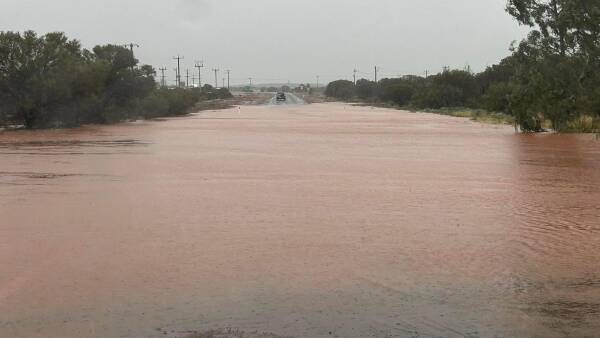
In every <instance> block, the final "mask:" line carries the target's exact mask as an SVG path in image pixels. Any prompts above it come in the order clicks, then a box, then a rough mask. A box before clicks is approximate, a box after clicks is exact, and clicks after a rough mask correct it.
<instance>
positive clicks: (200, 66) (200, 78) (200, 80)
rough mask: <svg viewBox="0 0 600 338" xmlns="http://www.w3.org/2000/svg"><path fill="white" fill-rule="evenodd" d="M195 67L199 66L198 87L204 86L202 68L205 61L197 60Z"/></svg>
mask: <svg viewBox="0 0 600 338" xmlns="http://www.w3.org/2000/svg"><path fill="white" fill-rule="evenodd" d="M194 67H196V68H198V87H199V88H202V68H203V67H204V61H196V65H194Z"/></svg>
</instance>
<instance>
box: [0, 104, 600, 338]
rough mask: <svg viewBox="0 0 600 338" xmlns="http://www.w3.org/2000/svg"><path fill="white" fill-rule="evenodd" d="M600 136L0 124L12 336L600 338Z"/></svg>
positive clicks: (401, 122) (0, 310) (454, 121)
mask: <svg viewBox="0 0 600 338" xmlns="http://www.w3.org/2000/svg"><path fill="white" fill-rule="evenodd" d="M599 187H600V140H596V139H595V138H594V137H593V136H586V135H552V134H544V135H517V134H514V132H513V131H512V127H510V126H506V127H505V126H491V125H484V124H477V123H474V122H471V121H468V120H465V119H459V118H452V117H445V116H438V115H431V114H415V113H404V112H400V111H396V110H386V109H373V108H366V107H351V106H347V105H343V104H337V103H332V104H314V105H289V106H285V105H284V106H247V107H246V106H245V107H242V108H241V109H240V110H238V109H237V108H235V109H230V110H225V111H219V112H202V113H199V114H195V115H192V116H189V117H183V118H176V119H167V120H163V121H152V122H138V123H129V124H121V125H116V126H98V127H95V126H94V127H85V128H81V129H76V130H62V131H31V132H28V131H23V132H4V133H0V337H2V338H4V337H10V338H14V337H27V338H32V337H61V338H70V337H98V338H100V337H102V338H106V337H157V338H158V337H180V336H184V335H185V332H189V331H191V330H199V331H208V330H211V329H219V328H228V327H232V328H239V329H240V330H245V331H247V332H253V331H259V332H270V333H275V334H278V335H282V336H294V337H434V336H435V337H437V336H443V337H492V336H501V337H524V336H528V337H563V336H565V335H571V336H590V337H594V336H598V335H599V334H600V189H599Z"/></svg>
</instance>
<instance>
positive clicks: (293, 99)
mask: <svg viewBox="0 0 600 338" xmlns="http://www.w3.org/2000/svg"><path fill="white" fill-rule="evenodd" d="M285 97H286V100H285V101H281V102H277V97H276V96H275V95H273V97H272V98H271V99H270V100H269V103H268V104H270V105H279V106H281V105H290V104H292V105H298V104H306V103H305V102H304V100H302V99H301V98H299V97H298V96H296V94H293V93H285Z"/></svg>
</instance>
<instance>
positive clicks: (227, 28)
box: [0, 0, 526, 83]
mask: <svg viewBox="0 0 600 338" xmlns="http://www.w3.org/2000/svg"><path fill="white" fill-rule="evenodd" d="M505 3H506V1H505V0H97V1H91V0H1V3H0V30H13V31H14V30H17V31H22V30H26V29H33V30H35V31H37V32H39V33H45V32H49V31H64V32H66V33H67V34H68V36H69V37H71V38H76V39H78V40H80V41H81V42H82V43H83V45H84V46H85V47H87V48H91V47H93V46H94V45H96V44H105V43H115V44H124V43H128V42H135V43H138V44H139V45H140V46H141V47H140V48H139V49H137V50H136V56H137V57H138V58H139V59H140V60H141V62H142V63H147V64H151V65H153V66H155V67H156V68H159V67H166V68H168V77H169V79H173V78H174V72H173V68H174V67H175V66H176V62H175V61H174V60H172V57H173V56H176V55H177V54H180V55H183V56H184V57H185V60H184V61H183V65H184V69H185V68H190V69H193V68H192V66H193V62H194V60H204V63H205V65H206V67H205V68H204V70H203V76H204V79H206V80H208V79H210V82H211V83H212V82H214V73H211V74H209V72H210V69H212V68H219V69H222V70H224V69H231V78H232V83H247V82H248V80H247V78H248V77H253V78H255V79H256V80H255V82H261V83H267V82H286V81H288V80H289V81H292V82H313V83H314V82H316V76H317V75H320V77H321V79H322V82H327V81H331V80H334V79H338V78H348V79H351V78H352V70H353V69H354V68H357V69H358V70H359V71H360V73H359V76H360V77H366V78H372V77H373V66H374V65H378V66H380V67H381V75H382V76H397V75H400V74H424V72H425V70H429V71H430V72H438V71H439V70H441V68H442V67H443V66H450V67H460V68H463V67H464V66H465V65H467V64H469V65H470V66H471V67H472V68H473V69H474V70H481V69H483V68H485V66H486V65H490V64H493V63H495V62H498V61H499V60H500V59H501V58H503V57H504V56H506V55H508V53H509V52H508V48H509V46H510V43H511V41H513V40H520V39H521V38H522V37H523V36H524V35H525V32H526V31H525V30H524V28H522V27H519V26H518V25H517V23H516V22H515V21H513V19H512V18H511V17H510V16H508V14H506V13H505V12H504V6H505ZM222 77H223V73H220V74H219V78H222ZM219 81H220V80H219Z"/></svg>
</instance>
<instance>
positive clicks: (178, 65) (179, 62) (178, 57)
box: [173, 55, 184, 87]
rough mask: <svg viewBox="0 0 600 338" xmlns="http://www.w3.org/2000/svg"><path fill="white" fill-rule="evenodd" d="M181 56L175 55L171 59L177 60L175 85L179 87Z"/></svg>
mask: <svg viewBox="0 0 600 338" xmlns="http://www.w3.org/2000/svg"><path fill="white" fill-rule="evenodd" d="M183 59H184V58H183V56H179V55H177V57H174V58H173V60H177V87H181V60H183Z"/></svg>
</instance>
